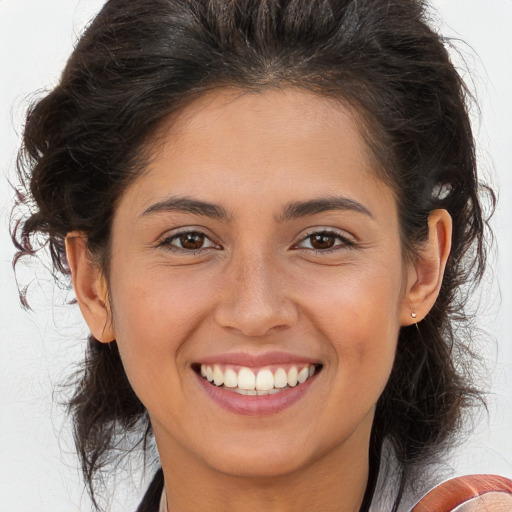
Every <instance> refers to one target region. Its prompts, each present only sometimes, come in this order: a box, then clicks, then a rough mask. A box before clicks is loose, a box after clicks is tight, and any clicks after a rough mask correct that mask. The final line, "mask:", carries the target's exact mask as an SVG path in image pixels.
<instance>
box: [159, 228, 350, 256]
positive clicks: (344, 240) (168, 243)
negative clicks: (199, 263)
mask: <svg viewBox="0 0 512 512" xmlns="http://www.w3.org/2000/svg"><path fill="white" fill-rule="evenodd" d="M186 235H199V236H201V237H204V240H205V241H206V240H208V241H209V242H210V244H211V245H209V246H208V247H200V248H198V249H186V248H184V247H178V246H176V245H174V244H173V242H174V241H176V240H179V239H180V238H181V237H183V236H186ZM314 236H327V237H333V238H335V239H337V240H338V241H340V242H339V243H337V244H335V245H334V246H333V247H329V248H325V249H317V248H315V247H301V244H303V243H304V242H306V241H307V240H310V244H311V239H312V237H314ZM356 245H357V244H356V243H355V242H354V241H353V240H351V239H350V238H348V237H346V236H344V235H342V234H341V233H339V232H338V231H334V230H332V229H321V230H316V231H312V232H310V233H308V234H307V235H306V236H304V237H303V238H302V239H301V240H300V241H299V242H298V243H297V244H294V245H293V247H292V249H295V250H300V251H305V252H314V253H317V254H329V253H332V252H336V251H338V250H340V249H341V248H348V249H352V248H354V247H356ZM158 247H164V248H166V249H167V250H168V251H172V252H176V253H182V254H187V255H194V254H199V253H203V252H205V251H208V250H211V249H219V248H221V247H220V246H219V245H217V244H215V243H214V242H213V241H212V239H211V238H210V237H209V236H208V235H206V234H205V233H203V232H202V231H199V230H189V231H181V232H179V233H175V234H174V235H171V236H168V237H165V238H164V239H163V240H162V241H161V242H160V243H159V244H158Z"/></svg>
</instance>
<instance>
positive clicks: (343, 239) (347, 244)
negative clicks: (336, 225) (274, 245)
mask: <svg viewBox="0 0 512 512" xmlns="http://www.w3.org/2000/svg"><path fill="white" fill-rule="evenodd" d="M319 235H320V236H321V235H323V236H329V237H334V238H335V239H337V240H338V241H340V242H338V243H337V244H335V245H334V246H333V247H330V248H328V249H315V248H314V247H308V248H304V247H300V244H302V243H304V242H305V241H306V240H308V239H309V240H310V239H311V238H312V237H314V236H319ZM355 247H357V244H356V243H355V242H354V241H353V240H351V239H350V238H348V237H347V236H344V235H342V234H341V233H339V232H338V231H335V230H332V229H320V230H315V231H312V232H310V233H308V234H307V235H306V236H304V237H303V238H302V239H301V240H300V241H299V242H298V243H297V244H295V245H294V248H296V249H297V250H302V251H308V252H311V251H312V252H314V253H317V254H329V253H332V252H336V251H339V250H340V249H343V248H345V249H354V248H355Z"/></svg>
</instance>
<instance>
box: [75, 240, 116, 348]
mask: <svg viewBox="0 0 512 512" xmlns="http://www.w3.org/2000/svg"><path fill="white" fill-rule="evenodd" d="M65 243H66V258H67V260H68V264H69V269H70V270H71V277H72V281H73V288H74V289H75V294H76V298H77V302H78V305H79V307H80V311H81V312H82V315H83V317H84V319H85V321H86V322H87V325H88V326H89V329H90V331H91V334H92V335H93V336H94V337H95V338H96V339H97V340H98V341H100V342H102V343H109V342H110V341H113V340H114V339H115V337H116V336H115V332H114V329H113V326H112V318H111V312H110V307H109V301H108V288H107V282H106V279H105V276H104V275H103V273H102V272H101V269H100V268H99V267H98V265H97V264H96V263H94V262H93V261H92V259H91V254H90V252H89V249H88V247H87V237H86V236H85V235H84V234H83V233H81V232H79V231H72V232H70V233H68V234H67V235H66V239H65Z"/></svg>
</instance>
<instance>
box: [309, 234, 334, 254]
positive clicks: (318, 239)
mask: <svg viewBox="0 0 512 512" xmlns="http://www.w3.org/2000/svg"><path fill="white" fill-rule="evenodd" d="M336 238H339V237H337V236H335V235H333V234H332V233H317V234H315V235H311V236H310V237H309V239H310V243H311V247H313V249H318V250H322V249H331V248H332V247H334V245H335V244H336Z"/></svg>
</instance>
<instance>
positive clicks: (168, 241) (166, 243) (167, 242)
mask: <svg viewBox="0 0 512 512" xmlns="http://www.w3.org/2000/svg"><path fill="white" fill-rule="evenodd" d="M186 235H200V236H202V237H204V240H205V241H209V242H210V244H211V245H209V246H208V247H200V248H199V249H185V248H184V247H178V246H176V245H174V244H173V242H174V241H175V240H179V239H180V238H181V237H183V236H186ZM158 247H163V248H165V249H167V250H168V251H172V252H175V253H181V254H187V255H194V254H199V253H203V252H205V251H208V250H211V249H218V248H220V246H219V245H218V244H215V243H214V242H213V241H212V239H211V238H210V237H209V236H208V235H207V234H205V233H203V232H202V231H199V230H195V229H192V230H188V231H180V232H179V233H175V234H174V235H171V236H167V237H165V238H164V239H163V240H162V241H161V242H159V244H158Z"/></svg>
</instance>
